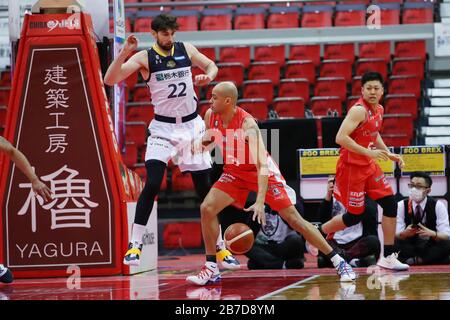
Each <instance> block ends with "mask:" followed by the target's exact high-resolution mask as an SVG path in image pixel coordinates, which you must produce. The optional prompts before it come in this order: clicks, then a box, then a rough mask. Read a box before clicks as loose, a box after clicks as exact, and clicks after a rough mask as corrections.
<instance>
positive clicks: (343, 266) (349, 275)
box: [336, 260, 356, 281]
mask: <svg viewBox="0 0 450 320" xmlns="http://www.w3.org/2000/svg"><path fill="white" fill-rule="evenodd" d="M336 271H337V274H338V276H339V277H340V278H341V281H353V280H355V279H356V273H355V272H354V271H353V269H352V267H351V266H350V265H349V264H348V263H347V262H346V261H345V260H342V261H341V262H339V265H338V266H337V267H336Z"/></svg>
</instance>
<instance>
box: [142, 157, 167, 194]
mask: <svg viewBox="0 0 450 320" xmlns="http://www.w3.org/2000/svg"><path fill="white" fill-rule="evenodd" d="M166 167H167V164H165V163H164V162H162V161H159V160H147V161H146V162H145V169H146V170H147V181H146V182H145V187H144V189H145V191H144V192H145V193H150V194H152V195H155V196H156V195H157V194H158V192H159V189H160V187H161V182H162V180H163V178H164V172H165V171H166Z"/></svg>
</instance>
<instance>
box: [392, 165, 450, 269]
mask: <svg viewBox="0 0 450 320" xmlns="http://www.w3.org/2000/svg"><path fill="white" fill-rule="evenodd" d="M432 184H433V181H432V180H431V177H430V176H429V175H428V174H426V173H424V172H415V173H413V174H412V175H411V182H410V183H409V184H408V187H409V197H408V198H407V199H405V200H402V201H400V202H399V203H398V211H397V232H396V246H397V249H398V250H400V252H399V257H398V258H399V260H400V261H402V262H405V263H407V264H409V265H420V264H447V263H449V262H450V259H449V255H450V240H449V237H450V226H449V218H448V209H447V208H446V206H445V205H444V203H443V202H441V201H436V200H435V199H433V198H432V197H430V196H428V194H429V193H430V192H431V185H432Z"/></svg>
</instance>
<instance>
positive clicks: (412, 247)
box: [395, 236, 450, 264]
mask: <svg viewBox="0 0 450 320" xmlns="http://www.w3.org/2000/svg"><path fill="white" fill-rule="evenodd" d="M395 245H396V246H397V249H398V250H400V253H399V256H398V258H399V260H400V261H402V262H405V261H406V260H407V259H408V258H413V257H420V258H421V259H422V261H423V264H444V263H449V256H450V240H441V241H434V240H431V239H430V240H426V239H422V238H420V237H418V236H414V237H411V238H409V239H406V240H400V239H396V240H395Z"/></svg>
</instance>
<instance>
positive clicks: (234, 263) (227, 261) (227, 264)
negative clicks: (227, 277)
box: [216, 249, 241, 270]
mask: <svg viewBox="0 0 450 320" xmlns="http://www.w3.org/2000/svg"><path fill="white" fill-rule="evenodd" d="M216 258H217V261H219V262H220V265H221V266H222V268H225V269H228V270H239V269H240V268H241V264H240V263H239V261H238V259H236V258H235V256H233V254H232V253H231V252H230V251H229V250H227V249H222V250H219V251H217V252H216Z"/></svg>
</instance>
